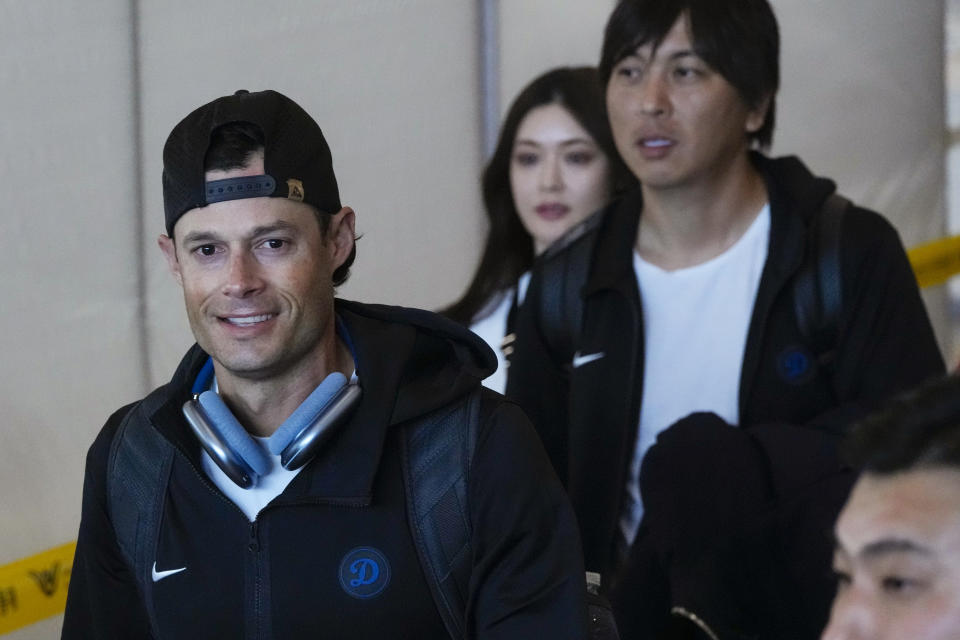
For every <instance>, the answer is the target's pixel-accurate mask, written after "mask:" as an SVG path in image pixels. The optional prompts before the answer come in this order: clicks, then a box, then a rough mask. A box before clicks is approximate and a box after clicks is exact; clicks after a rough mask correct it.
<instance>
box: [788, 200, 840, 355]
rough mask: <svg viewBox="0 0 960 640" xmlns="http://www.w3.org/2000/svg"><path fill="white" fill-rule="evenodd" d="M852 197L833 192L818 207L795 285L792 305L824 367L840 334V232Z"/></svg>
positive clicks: (802, 331) (802, 332)
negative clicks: (847, 197)
mask: <svg viewBox="0 0 960 640" xmlns="http://www.w3.org/2000/svg"><path fill="white" fill-rule="evenodd" d="M850 204H851V203H850V201H849V200H847V199H846V198H844V197H843V196H840V195H837V194H836V193H834V194H831V195H830V196H829V197H827V199H826V200H825V201H824V204H823V206H822V207H821V208H820V210H819V211H817V212H816V213H815V214H814V216H813V218H812V220H811V224H810V230H809V232H808V234H807V254H806V256H805V257H804V262H803V265H802V266H801V267H800V271H799V272H798V273H797V277H796V279H795V280H794V285H793V305H794V312H795V314H796V318H797V325H798V326H799V329H800V334H801V335H802V336H803V338H804V340H805V341H806V342H807V344H808V345H809V346H810V347H811V349H812V350H813V353H814V356H815V357H816V359H817V362H818V364H819V365H820V366H821V367H825V368H826V369H827V370H828V371H830V370H831V369H832V366H833V362H834V360H835V359H836V354H837V345H838V344H839V338H840V335H839V334H840V313H841V311H842V310H843V278H842V277H841V275H842V274H841V268H840V240H841V238H840V236H841V232H842V229H843V218H844V214H845V213H846V211H847V208H848V207H849V206H850Z"/></svg>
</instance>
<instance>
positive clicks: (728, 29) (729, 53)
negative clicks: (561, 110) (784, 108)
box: [599, 0, 780, 148]
mask: <svg viewBox="0 0 960 640" xmlns="http://www.w3.org/2000/svg"><path fill="white" fill-rule="evenodd" d="M684 15H686V16H687V17H688V18H689V20H690V37H691V39H692V40H693V48H694V51H695V52H696V53H697V55H698V56H700V58H702V59H703V61H704V62H706V63H707V64H708V65H710V67H712V68H713V69H714V70H715V71H717V73H719V74H720V75H721V76H723V77H724V78H725V79H726V80H727V82H729V83H730V84H731V85H733V87H734V88H735V89H736V90H737V91H738V92H739V93H740V96H741V97H742V98H743V101H744V102H745V103H746V104H747V106H749V107H750V108H751V109H755V108H758V107H760V106H761V105H762V104H763V102H764V100H769V106H768V107H767V114H766V118H765V119H764V122H763V126H762V127H760V129H758V130H757V131H755V132H753V133H751V134H750V138H751V139H752V140H753V141H754V142H755V143H756V144H757V146H759V147H761V148H767V147H769V146H770V143H771V142H772V141H773V127H774V122H775V119H776V94H777V89H778V88H779V86H780V32H779V29H778V27H777V19H776V17H775V16H774V15H773V9H772V8H771V7H770V4H769V3H768V2H767V0H621V1H620V4H618V5H617V7H616V8H615V9H614V10H613V13H612V14H611V15H610V19H609V21H608V22H607V28H606V31H605V32H604V36H603V48H602V49H601V52H600V66H599V68H600V77H601V78H602V81H603V84H604V86H606V85H607V84H608V83H609V82H610V75H611V73H612V72H613V67H614V66H616V64H617V63H618V62H620V61H621V60H623V59H624V58H626V57H627V56H630V55H633V53H634V52H635V51H636V50H637V48H638V47H641V46H644V45H646V44H649V43H653V45H654V47H657V46H659V45H660V43H661V42H662V41H663V39H664V38H665V37H666V35H667V34H668V33H669V32H670V29H672V28H673V25H674V24H675V23H676V22H677V20H679V19H680V18H682V17H683V16H684Z"/></svg>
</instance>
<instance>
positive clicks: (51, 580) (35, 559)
mask: <svg viewBox="0 0 960 640" xmlns="http://www.w3.org/2000/svg"><path fill="white" fill-rule="evenodd" d="M76 548H77V543H76V542H68V543H67V544H65V545H61V546H59V547H56V548H54V549H49V550H47V551H44V552H43V553H38V554H37V555H35V556H30V557H29V558H24V559H23V560H17V561H16V562H13V563H11V564H8V565H5V566H2V567H0V634H5V633H9V632H11V631H13V630H15V629H19V628H21V627H25V626H27V625H28V624H33V623H34V622H37V621H39V620H43V619H44V618H49V617H50V616H55V615H57V614H58V613H63V608H64V606H66V603H67V585H68V584H70V568H71V567H72V566H73V552H74V550H75V549H76Z"/></svg>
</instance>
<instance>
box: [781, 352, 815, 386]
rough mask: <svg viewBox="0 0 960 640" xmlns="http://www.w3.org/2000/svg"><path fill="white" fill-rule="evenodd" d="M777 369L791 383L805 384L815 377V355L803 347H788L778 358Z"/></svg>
mask: <svg viewBox="0 0 960 640" xmlns="http://www.w3.org/2000/svg"><path fill="white" fill-rule="evenodd" d="M777 369H778V372H779V373H780V377H782V378H783V379H784V380H786V381H787V382H789V383H790V384H803V383H804V382H806V381H808V380H810V379H811V378H812V377H813V374H814V362H813V356H812V355H810V352H808V351H807V350H806V349H804V348H803V347H788V348H787V349H784V350H783V352H781V353H780V356H779V357H778V358H777Z"/></svg>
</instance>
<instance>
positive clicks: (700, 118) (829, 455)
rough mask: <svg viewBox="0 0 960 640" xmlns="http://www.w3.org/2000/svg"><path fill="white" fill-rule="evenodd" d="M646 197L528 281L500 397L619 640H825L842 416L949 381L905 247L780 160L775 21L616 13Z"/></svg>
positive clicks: (623, 9) (612, 68)
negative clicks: (537, 457) (533, 442)
mask: <svg viewBox="0 0 960 640" xmlns="http://www.w3.org/2000/svg"><path fill="white" fill-rule="evenodd" d="M599 70H600V77H601V82H602V83H603V85H604V87H605V91H606V101H607V111H608V114H609V117H610V124H611V129H612V131H613V138H614V141H615V143H616V146H617V149H618V151H619V153H620V155H621V157H622V158H623V159H624V161H625V163H626V164H627V166H628V167H629V168H630V170H631V172H632V173H633V174H634V175H635V176H636V177H637V178H638V179H639V183H640V184H639V186H638V187H637V188H636V189H634V190H633V191H631V192H629V193H627V194H626V195H625V196H623V197H622V198H621V199H619V200H618V201H616V202H614V203H613V204H611V205H610V206H609V207H608V208H607V210H606V211H605V212H604V213H603V214H602V217H601V218H600V222H599V224H597V225H595V226H593V227H591V228H589V229H582V230H580V229H578V230H576V231H573V232H571V233H570V234H568V235H567V236H565V237H564V238H563V239H561V240H560V241H558V243H557V244H556V245H555V246H554V247H553V248H551V249H548V250H547V251H546V252H545V253H544V254H543V256H541V258H540V259H538V261H537V262H536V264H535V265H534V268H533V271H532V276H531V281H530V285H529V288H528V292H527V299H526V302H525V304H524V305H523V306H522V307H521V309H520V312H519V314H518V317H517V322H516V334H517V338H516V342H517V348H516V350H515V352H514V354H513V359H512V363H511V373H510V378H509V380H508V386H507V396H508V397H511V398H513V399H515V400H517V401H518V402H519V403H520V405H521V406H522V407H523V408H524V409H525V410H526V412H527V413H528V414H529V415H530V416H531V418H532V419H533V421H534V424H535V426H536V427H537V430H538V432H539V433H540V436H541V439H542V440H543V442H544V444H545V446H546V448H547V451H548V453H549V455H550V457H551V460H552V461H553V463H554V467H555V469H556V470H557V473H558V475H559V476H560V477H561V480H562V481H563V482H564V485H565V486H566V487H567V490H568V492H569V494H570V497H571V500H572V502H573V504H574V509H575V510H576V512H577V516H578V522H579V524H580V529H581V537H582V539H583V545H584V554H585V561H586V567H587V570H588V571H591V572H596V573H599V574H600V579H601V583H602V584H603V588H604V591H605V592H606V593H608V594H609V596H610V598H611V600H612V601H613V604H614V608H615V612H616V613H617V621H618V624H619V625H620V629H621V632H622V634H623V637H625V638H634V637H637V638H647V637H659V635H658V634H665V633H673V632H676V633H678V634H683V633H685V632H694V633H697V634H700V635H701V636H702V637H721V638H741V637H743V638H748V637H763V638H778V639H779V640H784V639H787V638H815V637H817V635H818V634H819V633H820V631H821V630H822V628H823V624H824V622H825V621H826V616H827V611H828V609H829V603H830V589H831V585H830V582H829V581H828V579H827V575H828V566H829V559H830V553H831V551H832V549H831V548H830V545H829V541H828V538H827V536H826V535H825V532H826V531H827V530H828V529H829V527H830V526H831V525H832V523H833V521H834V518H835V516H836V513H837V512H838V511H839V508H840V506H841V504H842V502H843V499H844V498H845V496H846V492H847V491H848V489H849V486H850V484H851V483H852V474H850V473H848V472H845V471H844V470H843V467H842V465H841V464H840V462H839V459H838V458H837V455H836V452H835V449H836V447H835V444H836V439H837V437H838V435H839V434H841V433H843V432H844V430H845V429H846V427H847V425H848V424H849V421H850V420H851V418H853V417H856V416H858V415H861V414H862V412H863V411H864V410H866V409H869V408H870V407H872V406H874V405H875V404H876V403H878V402H880V401H882V400H884V399H886V398H887V397H889V396H890V395H891V394H894V393H895V392H897V391H899V390H902V389H905V388H909V387H912V386H915V385H916V384H919V383H920V382H921V381H923V380H924V379H926V378H928V377H930V376H934V375H937V374H940V373H942V372H943V371H944V364H943V359H942V357H941V355H940V352H939V349H938V347H937V344H936V341H935V339H934V335H933V331H932V328H931V326H930V322H929V319H928V317H927V314H926V310H925V309H924V306H923V302H922V300H921V298H920V295H919V291H918V288H917V284H916V280H915V279H914V277H913V274H912V272H911V269H910V265H909V262H908V260H907V257H906V254H905V252H904V249H903V246H902V244H901V242H900V239H899V237H898V235H897V232H896V230H895V229H894V228H893V227H892V226H891V225H890V224H889V223H888V222H887V221H886V220H884V219H883V218H882V217H881V216H880V215H878V214H876V213H874V212H872V211H868V210H866V209H864V208H862V207H858V206H855V205H853V204H851V203H850V202H849V201H847V200H846V199H844V198H842V197H840V196H838V195H837V194H836V193H835V191H836V186H835V184H834V183H833V182H832V181H831V180H828V179H826V178H821V177H816V176H815V175H813V174H812V173H811V172H810V170H809V169H807V167H806V166H805V165H804V164H803V163H802V162H801V161H800V160H799V159H797V158H795V157H783V158H771V157H768V156H767V155H765V154H764V153H763V151H764V150H765V149H766V148H768V147H769V144H770V143H771V141H772V137H773V129H774V119H775V106H776V97H777V90H778V87H779V82H780V77H779V73H780V72H779V32H778V25H777V21H776V18H775V16H774V14H773V10H772V8H771V7H770V5H769V3H768V1H767V0H621V1H620V2H619V3H618V4H617V6H616V7H615V8H614V10H613V13H612V14H611V16H610V19H609V21H608V23H607V26H606V31H605V34H604V41H603V46H602V50H601V59H600V63H599Z"/></svg>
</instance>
